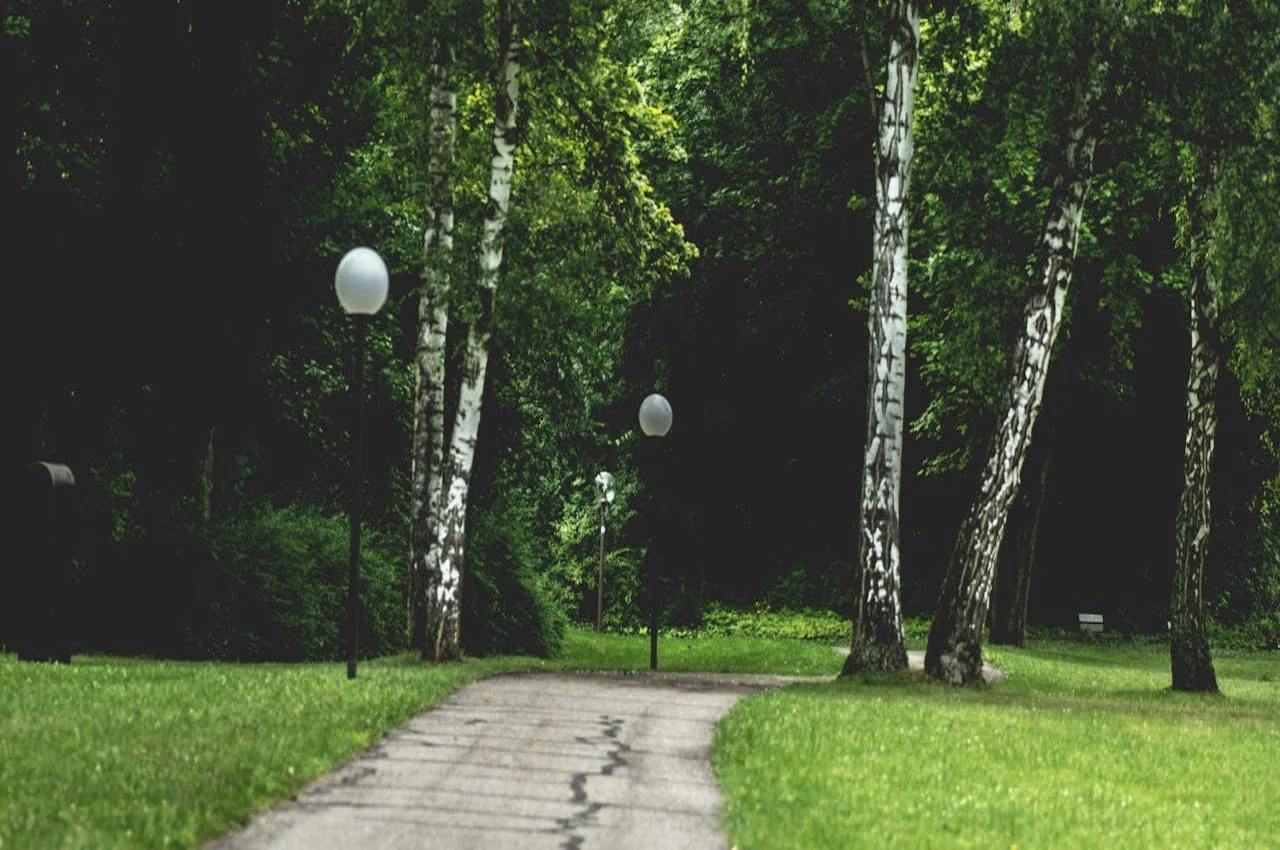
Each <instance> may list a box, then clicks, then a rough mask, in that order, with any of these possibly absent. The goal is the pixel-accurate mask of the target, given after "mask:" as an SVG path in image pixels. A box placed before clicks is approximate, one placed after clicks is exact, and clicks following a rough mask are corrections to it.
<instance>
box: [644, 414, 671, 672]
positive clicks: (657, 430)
mask: <svg viewBox="0 0 1280 850" xmlns="http://www.w3.org/2000/svg"><path fill="white" fill-rule="evenodd" d="M640 430H641V431H643V432H644V434H645V436H646V437H664V436H666V434H667V432H668V431H670V430H671V403H670V402H668V401H667V400H666V398H665V397H663V396H661V395H659V394H658V393H653V394H652V395H650V396H647V397H646V398H645V400H644V401H642V402H640ZM658 465H659V467H662V466H665V464H661V463H660V464H658ZM663 472H664V470H662V469H659V472H658V475H659V477H661V476H662V474H663ZM650 480H652V479H650ZM657 496H658V498H661V497H662V496H663V494H662V493H658V494H657ZM661 531H662V530H661V529H660V530H659V532H660V533H661ZM650 536H651V539H650V540H649V552H648V554H647V555H646V557H645V560H646V561H648V562H649V669H650V670H657V669H658V563H657V559H656V558H655V557H654V555H653V540H652V532H651V535H650Z"/></svg>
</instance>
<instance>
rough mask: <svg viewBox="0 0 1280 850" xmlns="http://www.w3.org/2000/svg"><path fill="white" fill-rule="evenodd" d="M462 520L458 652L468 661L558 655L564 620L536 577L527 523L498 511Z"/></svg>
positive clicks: (508, 512)
mask: <svg viewBox="0 0 1280 850" xmlns="http://www.w3.org/2000/svg"><path fill="white" fill-rule="evenodd" d="M468 520H469V522H470V524H471V529H470V531H469V532H468V538H467V563H466V574H465V576H464V577H463V593H462V643H463V647H464V648H465V649H466V651H467V652H468V653H469V654H471V655H490V654H496V653H504V654H514V655H537V656H541V657H544V658H545V657H551V656H554V655H557V654H559V652H560V647H561V644H562V642H563V640H564V630H565V627H566V626H567V625H568V618H567V617H566V616H565V613H564V610H563V609H562V608H561V606H560V605H559V604H558V603H557V601H556V599H555V595H554V594H553V593H552V592H551V587H550V583H549V582H548V581H547V580H546V578H545V577H544V576H543V575H542V574H541V573H540V571H539V566H540V565H539V563H538V557H537V551H538V547H537V545H536V544H535V543H534V539H533V535H532V532H531V530H530V521H529V518H528V517H527V516H525V515H524V514H522V513H521V512H520V511H518V510H516V509H514V508H510V507H506V508H502V507H498V508H490V509H489V510H479V511H475V512H474V514H473V516H472V517H468Z"/></svg>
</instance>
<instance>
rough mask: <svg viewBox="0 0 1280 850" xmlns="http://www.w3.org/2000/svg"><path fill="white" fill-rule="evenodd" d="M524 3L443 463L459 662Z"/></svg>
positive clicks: (504, 9)
mask: <svg viewBox="0 0 1280 850" xmlns="http://www.w3.org/2000/svg"><path fill="white" fill-rule="evenodd" d="M520 2H521V0H502V2H501V3H500V13H499V14H500V23H499V41H498V45H499V48H498V49H499V60H498V76H497V79H496V80H495V81H494V88H495V103H494V120H493V157H492V160H491V163H490V168H489V205H488V207H487V208H486V209H485V218H484V231H483V233H482V235H481V238H480V280H479V283H480V287H479V288H480V299H481V304H480V313H479V315H478V317H477V318H476V320H475V322H473V323H472V325H471V327H470V328H468V329H467V350H466V354H465V359H464V361H463V365H462V374H461V387H460V389H459V392H458V412H457V416H456V418H455V419H454V423H453V434H452V436H451V438H450V442H449V457H448V461H447V462H446V464H445V473H446V476H447V480H448V482H449V489H448V492H447V495H446V497H445V501H444V505H443V508H442V514H441V518H440V527H439V530H438V540H439V546H440V572H439V582H440V583H439V586H438V587H437V589H436V604H437V605H438V609H439V612H440V619H439V622H438V623H437V624H435V629H434V630H433V631H432V632H429V633H428V635H427V638H428V641H429V642H431V644H432V647H431V648H432V649H433V651H434V653H433V657H434V658H435V659H436V660H450V659H455V658H457V657H458V656H459V654H460V653H461V649H462V617H461V608H460V603H461V598H462V595H461V594H462V565H463V555H464V553H465V550H466V519H467V493H468V490H469V488H470V486H471V468H472V464H473V462H474V460H475V450H476V438H477V436H478V434H479V431H480V405H481V402H482V401H483V400H484V378H485V371H486V369H487V368H488V365H489V335H490V328H491V324H492V319H493V306H494V298H495V296H496V294H497V291H498V271H499V269H500V268H501V266H502V231H503V226H504V225H505V224H506V220H507V206H508V204H509V202H510V200H511V175H512V172H513V170H514V167H515V148H516V141H517V140H516V106H517V103H518V100H519V95H520V40H519V34H518V31H517V29H518V26H517V25H518V20H519V11H520V8H519V7H520Z"/></svg>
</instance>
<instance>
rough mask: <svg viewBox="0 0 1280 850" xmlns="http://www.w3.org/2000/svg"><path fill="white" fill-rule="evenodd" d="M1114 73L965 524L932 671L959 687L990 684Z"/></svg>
mask: <svg viewBox="0 0 1280 850" xmlns="http://www.w3.org/2000/svg"><path fill="white" fill-rule="evenodd" d="M1105 69H1106V66H1105V64H1103V63H1101V62H1095V63H1094V65H1093V68H1092V69H1091V70H1090V72H1089V73H1088V75H1087V77H1086V79H1085V80H1083V81H1082V85H1081V86H1080V88H1079V90H1078V91H1077V93H1076V98H1075V104H1074V106H1073V108H1072V110H1071V115H1070V116H1069V117H1068V119H1067V138H1066V144H1065V146H1064V150H1063V172H1062V173H1061V174H1059V175H1058V178H1057V180H1056V181H1055V183H1054V186H1053V192H1052V194H1051V195H1050V197H1049V208H1048V210H1047V214H1046V215H1047V219H1046V222H1045V226H1044V233H1043V236H1042V239H1041V245H1040V250H1039V258H1038V262H1037V264H1036V272H1035V275H1034V277H1033V278H1032V281H1031V288H1030V291H1029V292H1028V295H1027V302H1026V306H1025V307H1024V308H1023V321H1022V334H1021V336H1020V337H1019V338H1018V341H1017V344H1016V348H1015V350H1014V357H1013V375H1012V377H1011V380H1010V382H1009V385H1008V387H1007V388H1006V390H1005V394H1004V403H1003V407H1004V414H1003V416H1002V417H1001V420H1000V422H999V424H998V425H997V427H996V432H995V435H994V436H993V438H992V440H991V446H990V448H989V449H988V454H987V463H986V466H985V468H984V470H983V473H982V478H981V481H980V484H979V489H978V497H977V498H976V499H975V500H974V502H973V505H972V506H971V507H970V509H969V513H968V515H967V516H966V517H965V520H964V522H963V523H962V524H961V526H960V533H959V534H958V535H957V538H956V546H955V549H954V550H953V552H952V555H951V561H950V563H949V564H948V565H947V574H946V578H944V579H943V583H942V591H941V593H940V594H939V596H938V607H937V610H936V612H935V614H934V618H933V625H932V627H931V628H930V629H929V644H928V648H927V650H926V652H925V671H926V672H927V673H928V674H929V675H930V676H933V677H934V678H937V679H943V680H945V681H948V682H951V683H953V684H965V683H968V682H974V681H982V626H983V623H984V621H985V620H986V618H987V605H988V603H989V601H990V598H991V583H992V579H993V578H994V576H995V569H996V556H997V554H998V553H999V550H1000V541H1001V539H1002V537H1003V536H1004V529H1005V523H1006V522H1007V520H1008V516H1009V507H1010V505H1012V504H1013V500H1014V497H1015V496H1017V493H1018V482H1019V478H1020V477H1021V474H1022V464H1023V461H1024V460H1025V458H1026V455H1027V449H1028V447H1029V445H1030V443H1031V430H1032V427H1033V426H1034V425H1035V420H1036V414H1037V413H1038V412H1039V409H1040V400H1041V398H1042V397H1043V395H1044V382H1045V376H1046V375H1047V374H1048V370H1049V357H1050V354H1051V353H1052V350H1053V343H1054V341H1055V340H1056V339H1057V337H1058V330H1059V328H1060V327H1061V324H1062V309H1063V305H1064V304H1065V302H1066V297H1067V288H1068V287H1069V286H1070V284H1071V271H1072V266H1073V264H1074V262H1075V253H1076V242H1077V239H1078V238H1079V232H1080V218H1081V214H1082V213H1083V210H1084V198H1085V193H1086V192H1087V191H1088V188H1089V180H1090V178H1091V176H1092V173H1093V149H1094V145H1095V143H1096V140H1097V127H1096V124H1095V122H1094V120H1093V109H1094V103H1095V102H1096V101H1097V99H1098V96H1099V95H1100V93H1101V89H1102V81H1103V78H1104V76H1105Z"/></svg>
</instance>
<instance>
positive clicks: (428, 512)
mask: <svg viewBox="0 0 1280 850" xmlns="http://www.w3.org/2000/svg"><path fill="white" fill-rule="evenodd" d="M435 53H436V56H435V60H434V62H433V64H432V67H431V74H432V85H431V125H430V136H429V142H430V150H429V153H428V162H427V221H426V230H425V235H424V238H423V269H422V278H423V280H422V290H421V294H420V295H419V297H418V344H417V351H416V354H415V358H414V360H415V384H414V392H413V461H412V478H411V489H410V494H409V495H410V500H409V612H410V615H409V641H410V646H412V647H413V648H414V649H417V650H418V651H419V652H421V653H422V656H423V658H425V659H430V658H431V657H432V653H433V651H434V646H432V647H431V649H430V650H429V649H428V646H427V634H428V633H429V632H431V633H434V632H435V631H436V629H433V628H432V626H433V625H434V626H436V627H437V628H438V624H439V623H440V621H441V610H440V606H439V605H438V604H437V601H436V600H437V585H438V584H439V576H440V569H439V563H440V550H439V547H438V545H437V542H438V539H439V533H438V532H439V526H440V506H441V502H442V498H441V497H442V494H443V492H444V486H443V483H442V481H443V476H444V468H443V467H444V355H445V338H446V335H447V333H448V330H449V307H448V298H449V261H450V255H451V253H452V252H453V160H454V139H455V138H456V135H457V104H458V98H457V94H456V92H455V90H454V85H453V51H452V48H451V47H450V46H449V45H448V44H447V43H446V42H444V41H443V40H441V41H440V42H439V43H438V44H437V46H436V51H435Z"/></svg>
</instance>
